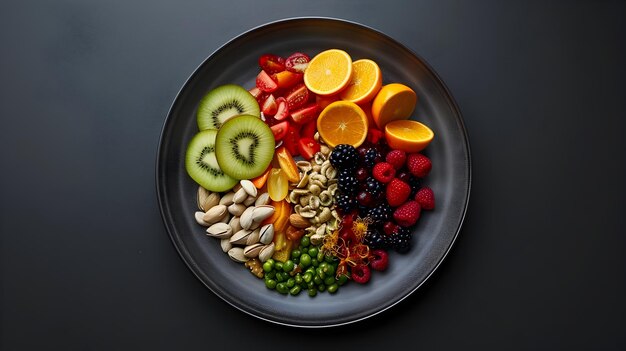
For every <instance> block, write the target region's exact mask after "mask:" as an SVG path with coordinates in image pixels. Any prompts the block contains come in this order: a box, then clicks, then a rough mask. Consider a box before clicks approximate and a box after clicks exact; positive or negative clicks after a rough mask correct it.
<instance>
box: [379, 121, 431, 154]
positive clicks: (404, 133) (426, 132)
mask: <svg viewBox="0 0 626 351" xmlns="http://www.w3.org/2000/svg"><path fill="white" fill-rule="evenodd" d="M434 137H435V133H433V131H432V130H431V129H430V128H428V126H426V125H425V124H423V123H420V122H418V121H413V120H408V119H403V120H397V121H391V122H389V123H387V125H385V138H386V139H387V144H389V146H390V147H391V148H392V149H396V150H403V151H406V152H420V151H422V150H424V149H425V148H426V147H427V146H428V144H430V142H431V141H432V140H433V138H434Z"/></svg>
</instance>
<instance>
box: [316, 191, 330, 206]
mask: <svg viewBox="0 0 626 351" xmlns="http://www.w3.org/2000/svg"><path fill="white" fill-rule="evenodd" d="M319 197H320V204H321V205H322V206H326V207H328V206H330V205H332V203H333V196H332V195H330V193H329V192H328V190H324V191H322V192H321V193H320V196H319Z"/></svg>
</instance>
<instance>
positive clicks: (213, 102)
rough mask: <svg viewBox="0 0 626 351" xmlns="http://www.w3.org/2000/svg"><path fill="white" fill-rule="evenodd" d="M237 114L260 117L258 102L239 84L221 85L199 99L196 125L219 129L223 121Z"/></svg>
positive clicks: (202, 127)
mask: <svg viewBox="0 0 626 351" xmlns="http://www.w3.org/2000/svg"><path fill="white" fill-rule="evenodd" d="M237 115H252V116H256V117H257V118H261V110H260V108H259V103H258V102H257V101H256V99H255V98H254V96H252V94H250V92H248V91H247V90H246V89H244V88H243V87H241V86H239V85H235V84H226V85H221V86H219V87H217V88H215V89H213V90H211V91H209V92H208V93H207V94H206V95H205V96H204V97H203V98H202V100H200V105H199V106H198V113H197V119H198V127H199V128H200V130H206V129H220V127H221V126H222V124H224V122H226V121H227V120H228V119H230V118H232V117H234V116H237Z"/></svg>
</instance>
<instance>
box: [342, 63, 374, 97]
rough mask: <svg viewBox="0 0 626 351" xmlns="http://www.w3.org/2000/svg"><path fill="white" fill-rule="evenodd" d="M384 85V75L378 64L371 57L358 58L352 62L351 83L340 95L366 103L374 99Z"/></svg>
mask: <svg viewBox="0 0 626 351" xmlns="http://www.w3.org/2000/svg"><path fill="white" fill-rule="evenodd" d="M382 85H383V75H382V73H381V71H380V67H378V64H377V63H376V62H374V61H372V60H370V59H361V60H357V61H354V62H353V63H352V78H351V79H350V83H348V86H347V87H346V88H345V89H344V90H343V91H341V93H339V97H340V98H341V100H346V101H351V102H354V103H355V104H359V105H361V104H366V103H368V102H370V101H372V99H374V97H375V96H376V94H377V93H378V91H379V90H380V88H381V87H382Z"/></svg>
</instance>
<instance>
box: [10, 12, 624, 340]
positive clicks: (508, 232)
mask: <svg viewBox="0 0 626 351" xmlns="http://www.w3.org/2000/svg"><path fill="white" fill-rule="evenodd" d="M305 15H320V16H331V17H338V18H344V19H348V20H352V21H356V22H360V23H363V24H366V25H368V26H371V27H373V28H375V29H378V30H380V31H382V32H385V33H386V34H388V35H390V36H392V37H394V38H395V39H396V40H398V41H400V42H402V43H404V44H405V45H406V46H408V47H409V48H410V49H412V50H414V51H415V52H417V53H418V54H419V55H420V56H422V57H423V58H424V59H426V60H427V61H428V62H429V63H430V64H431V66H432V67H433V68H434V69H435V70H436V71H437V72H438V73H439V75H440V76H441V78H442V79H443V80H444V81H445V82H446V83H447V85H448V87H449V88H450V90H451V92H452V93H453V95H454V96H455V98H456V100H457V102H458V103H459V105H460V107H461V110H462V112H463V115H464V119H465V122H466V126H467V128H468V131H469V136H470V143H471V151H472V158H473V159H472V161H473V183H472V195H471V199H470V207H469V210H468V213H467V218H466V221H465V224H464V226H463V229H462V231H461V233H460V236H459V238H458V240H457V242H456V244H455V246H454V247H453V249H452V251H451V253H450V255H449V256H448V258H447V259H446V260H445V261H444V263H443V265H442V266H441V267H440V268H439V269H438V270H437V271H436V272H435V274H434V276H432V278H431V279H429V281H428V282H427V283H426V284H425V285H424V286H423V287H422V288H421V289H419V290H418V291H417V292H416V293H414V294H413V295H411V296H410V297H409V298H408V299H406V300H404V301H403V302H402V303H401V304H399V305H398V306H396V307H394V308H392V309H391V310H389V311H386V312H385V313H383V314H381V315H378V316H376V317H374V318H371V319H368V320H366V321H364V322H359V323H357V324H353V325H350V326H346V327H339V328H333V329H324V330H301V329H292V328H287V327H280V326H276V325H273V324H270V323H267V322H264V321H261V320H258V319H256V318H253V317H250V316H248V315H246V314H244V313H242V312H239V311H237V310H235V309H234V308H233V307H231V306H230V305H228V304H226V303H225V302H223V301H222V300H221V299H220V298H219V297H217V296H215V295H213V294H212V293H211V292H210V291H209V290H208V289H206V288H205V287H204V286H203V285H202V284H201V283H200V282H199V281H198V280H197V279H196V278H195V277H194V276H193V274H192V273H191V272H190V271H189V270H188V269H187V267H186V266H185V264H184V263H183V261H182V260H181V259H180V258H179V256H178V254H177V253H176V250H175V249H174V247H173V245H172V243H171V242H170V239H169V237H168V235H167V233H166V231H165V229H164V226H163V223H162V221H161V217H160V214H159V211H158V204H157V200H156V190H155V184H154V177H155V176H154V174H155V173H154V172H155V159H156V150H157V145H158V140H159V134H160V131H161V126H162V124H163V121H164V119H165V116H166V114H167V111H168V108H169V107H170V104H171V103H172V101H173V99H174V97H175V96H176V93H177V92H178V90H179V88H180V87H181V86H182V84H183V83H184V82H185V80H186V79H187V77H188V76H189V74H191V72H192V71H193V70H194V69H195V68H196V67H197V66H198V65H199V64H200V63H201V62H202V61H203V60H204V59H205V58H206V57H207V56H208V55H209V54H211V53H212V52H213V51H214V50H216V49H217V48H218V47H219V46H220V45H222V44H223V43H224V42H226V41H228V40H229V39H231V38H232V37H234V36H236V35H238V34H239V33H241V32H243V31H245V30H247V29H249V28H251V27H254V26H258V25H261V24H264V23H266V22H269V21H273V20H277V19H281V18H286V17H294V16H305ZM625 18H626V3H625V2H623V1H621V2H617V1H616V2H609V1H602V2H597V3H596V2H591V1H588V2H584V1H579V2H554V1H553V2H532V3H527V2H526V1H519V2H507V3H506V4H505V3H504V2H500V1H480V2H474V1H472V2H469V1H468V2H458V1H436V2H435V1H432V2H425V1H416V2H413V1H411V2H409V1H406V2H391V1H390V2H387V3H385V4H382V3H381V2H380V1H336V2H334V1H333V2H331V1H312V0H309V1H295V0H294V1H290V2H279V1H262V2H258V4H257V2H256V1H228V2H226V1H225V2H212V1H194V2H184V3H178V2H173V1H172V2H165V1H132V2H126V1H106V2H96V1H58V2H44V1H38V2H36V1H30V2H28V1H27V2H20V3H19V4H18V3H17V2H15V3H14V2H11V3H9V2H6V1H4V2H2V4H0V47H1V48H2V53H1V54H0V117H1V118H2V123H1V124H0V152H1V155H2V157H1V161H2V167H1V168H0V170H1V171H0V230H1V236H0V240H1V242H0V248H1V258H0V259H1V261H0V264H1V266H0V274H1V275H0V282H1V290H0V315H1V319H0V323H1V324H0V348H1V349H2V350H32V349H66V350H109V349H153V350H161V349H163V350H165V349H174V348H176V349H191V348H203V349H207V348H208V349H213V347H215V346H226V345H229V346H230V347H237V348H245V349H265V348H269V347H273V348H274V349H276V348H278V347H289V348H294V349H295V348H299V349H308V348H311V349H316V350H319V349H322V348H328V347H332V348H337V349H346V348H348V347H352V348H354V345H356V344H360V345H367V348H368V349H379V348H386V347H389V345H394V344H397V343H399V342H404V343H405V344H408V345H410V346H411V348H419V349H459V348H469V349H494V350H495V349H498V350H499V349H507V350H529V349H546V350H553V349H590V348H593V349H602V350H619V349H625V348H626V334H624V330H625V329H626V302H625V301H624V296H626V238H625V234H624V232H625V230H624V224H625V223H624V217H625V216H624V213H623V212H624V209H625V208H626V206H625V201H624V197H625V196H626V191H625V189H624V188H625V187H624V182H625V179H626V172H625V170H624V160H626V157H625V156H626V155H625V150H626V145H625V142H624V137H623V135H624V132H626V130H625V123H624V118H625V117H626V116H625V115H624V112H625V111H626V109H625V107H626V106H625V105H626V94H625V92H626V89H625V88H624V81H625V80H626V69H625V64H626V44H625V42H626V40H625V38H626V21H625V20H624V19H625ZM242 54H243V55H245V53H242ZM265 346H267V347H265ZM361 347H364V346H361Z"/></svg>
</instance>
